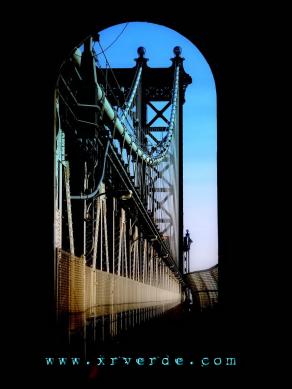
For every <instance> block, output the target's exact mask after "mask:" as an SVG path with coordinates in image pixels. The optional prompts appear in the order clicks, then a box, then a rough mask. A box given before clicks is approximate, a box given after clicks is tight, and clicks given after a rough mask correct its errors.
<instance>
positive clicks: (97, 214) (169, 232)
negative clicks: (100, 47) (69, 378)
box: [55, 38, 191, 315]
mask: <svg viewBox="0 0 292 389" xmlns="http://www.w3.org/2000/svg"><path fill="white" fill-rule="evenodd" d="M92 45H93V41H92V38H88V39H87V40H86V41H85V43H84V50H83V53H82V57H81V61H80V60H79V59H78V57H76V52H74V53H72V55H71V56H70V58H69V59H68V60H67V61H65V62H64V64H63V65H62V68H61V71H60V76H59V79H58V82H57V88H56V94H55V101H56V113H55V133H56V149H55V161H56V168H55V182H56V184H55V247H56V269H57V274H56V295H57V311H58V313H59V314H63V313H69V314H70V313H76V312H82V313H84V312H89V313H91V314H92V312H95V314H96V315H98V312H99V315H105V312H106V309H105V307H106V306H109V305H112V306H113V305H116V306H117V304H118V306H119V308H117V307H116V308H115V312H123V311H127V310H129V304H135V307H136V308H137V307H138V306H139V308H141V309H142V308H143V307H144V308H145V304H146V305H147V306H149V304H150V306H157V304H162V303H163V304H166V303H167V304H168V305H169V306H173V304H175V303H179V302H180V299H181V293H182V290H183V289H184V287H185V283H184V279H183V277H182V274H181V272H180V263H179V258H180V256H181V247H180V245H181V243H180V236H182V234H181V232H182V216H181V214H180V212H179V209H180V206H181V201H182V196H181V192H180V190H179V188H180V186H181V185H182V174H181V172H182V170H181V157H182V154H181V132H182V104H183V103H184V93H185V89H186V86H187V85H188V84H189V83H190V82H191V79H190V77H189V76H188V75H187V74H186V73H185V72H184V70H183V66H182V62H183V59H182V58H181V57H180V52H179V53H178V52H176V57H175V58H173V59H172V62H173V64H172V66H171V67H169V68H158V69H152V68H149V67H148V66H147V59H145V58H144V54H145V50H143V48H139V50H138V53H139V58H137V59H136V63H137V64H136V66H135V67H134V68H129V69H108V68H106V69H104V68H101V67H100V66H99V64H98V62H97V61H96V56H95V53H94V50H93V46H92ZM157 102H159V104H161V102H163V104H164V106H163V107H162V108H161V107H158V105H157ZM150 109H151V110H152V111H153V112H154V116H153V117H151V118H150V115H149V112H150ZM168 109H170V110H171V113H170V117H168V118H167V117H166V112H167V110H168ZM158 120H162V121H163V122H164V123H165V124H166V125H165V126H161V125H157V122H158ZM77 264H79V265H78V266H79V267H78V266H77ZM64 269H65V270H64ZM76 269H77V270H76ZM86 274H87V275H86ZM80 277H81V278H80ZM106 277H107V278H106ZM105 280H107V281H105ZM123 280H124V281H123ZM125 280H126V281H125ZM123 282H124V283H123ZM125 282H126V283H125ZM106 283H107V284H106ZM122 284H123V285H124V291H123V290H122V289H121V285H122ZM78 285H79V286H78ZM100 285H103V289H101V288H100ZM109 285H110V286H109ZM117 285H120V286H119V287H118V286H117ZM145 288H146V289H145ZM139 289H140V290H141V291H142V292H139ZM131 290H132V293H131ZM106 291H107V292H106ZM105 296H106V297H105ZM143 304H144V305H143ZM151 304H152V305H151Z"/></svg>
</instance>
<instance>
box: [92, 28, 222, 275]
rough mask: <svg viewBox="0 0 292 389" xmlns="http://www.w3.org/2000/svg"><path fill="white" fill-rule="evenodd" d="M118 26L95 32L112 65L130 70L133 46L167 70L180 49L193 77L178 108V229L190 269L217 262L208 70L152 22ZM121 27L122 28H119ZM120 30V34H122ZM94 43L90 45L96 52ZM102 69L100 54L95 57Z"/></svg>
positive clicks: (189, 47) (191, 49) (184, 43)
mask: <svg viewBox="0 0 292 389" xmlns="http://www.w3.org/2000/svg"><path fill="white" fill-rule="evenodd" d="M125 26H126V24H119V25H116V26H113V27H110V28H108V29H106V30H103V31H101V32H100V43H101V45H102V47H103V49H104V50H106V49H107V47H108V46H110V45H111V44H112V43H113V42H114V40H115V39H116V38H117V37H118V35H119V34H120V33H121V35H120V36H119V37H118V39H117V40H116V42H114V43H113V44H112V46H111V47H109V48H108V49H107V50H106V51H105V54H106V56H107V58H108V60H109V63H110V65H111V66H112V67H133V66H135V61H134V58H137V48H138V47H139V46H143V47H145V48H146V54H145V57H146V58H149V61H148V65H149V66H150V67H169V66H170V65H171V61H170V58H172V57H174V54H173V48H174V47H175V46H180V47H181V48H182V57H184V58H185V61H184V68H185V71H186V72H187V73H189V74H190V75H191V77H192V79H193V82H192V84H191V85H189V86H188V88H187V92H186V103H185V105H184V119H183V120H184V128H183V131H184V134H183V139H184V229H185V230H186V229H189V231H190V234H191V238H192V240H193V242H194V243H193V244H192V248H191V255H190V258H191V264H190V269H191V271H193V270H201V269H206V268H209V267H211V266H214V265H215V264H216V263H217V262H218V232H217V177H216V175H217V162H216V158H217V155H216V154H217V135H216V134H217V129H216V128H217V127H216V126H217V124H216V89H215V82H214V78H213V75H212V72H211V69H210V67H209V65H208V63H207V61H206V59H205V58H204V57H203V55H202V54H201V53H200V51H199V50H198V49H197V48H196V47H195V46H194V44H193V43H192V42H190V41H189V40H188V39H186V38H184V37H183V36H182V35H180V34H179V33H177V32H176V31H174V30H171V29H169V28H167V27H164V26H160V25H157V24H152V23H142V22H131V23H128V25H127V26H126V28H125ZM124 28H125V29H124ZM123 29H124V31H123V32H122V30H123ZM99 49H100V48H99V46H98V44H96V46H95V50H96V52H97V53H100V50H99ZM98 58H99V60H100V63H101V65H102V66H104V62H103V60H104V57H103V55H98Z"/></svg>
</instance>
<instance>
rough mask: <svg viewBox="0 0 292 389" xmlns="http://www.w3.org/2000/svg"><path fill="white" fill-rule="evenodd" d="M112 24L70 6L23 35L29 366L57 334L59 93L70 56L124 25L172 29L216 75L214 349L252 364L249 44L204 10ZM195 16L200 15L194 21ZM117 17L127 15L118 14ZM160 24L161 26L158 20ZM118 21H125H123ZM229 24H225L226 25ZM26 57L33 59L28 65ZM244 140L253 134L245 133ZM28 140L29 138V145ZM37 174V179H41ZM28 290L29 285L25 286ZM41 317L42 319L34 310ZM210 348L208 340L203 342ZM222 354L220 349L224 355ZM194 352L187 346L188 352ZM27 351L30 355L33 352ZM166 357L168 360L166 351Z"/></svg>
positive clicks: (233, 26) (46, 14)
mask: <svg viewBox="0 0 292 389" xmlns="http://www.w3.org/2000/svg"><path fill="white" fill-rule="evenodd" d="M121 8H122V9H123V10H124V12H122V13H118V11H117V9H116V10H115V11H116V12H115V13H114V12H111V13H110V14H109V13H108V12H107V11H106V12H105V10H104V6H103V9H101V8H98V6H97V5H96V6H93V5H91V6H90V7H89V8H88V9H87V10H86V11H84V9H85V7H82V8H81V7H77V6H73V5H71V6H70V8H67V9H66V10H65V11H64V10H63V11H61V10H59V9H57V8H52V7H50V8H48V7H44V9H43V10H42V12H41V13H42V16H39V17H36V18H35V19H34V20H33V23H32V25H31V26H30V27H32V28H31V29H30V30H29V31H28V30H27V32H28V33H27V35H26V40H25V43H26V44H24V46H23V48H24V50H23V53H22V54H23V57H24V61H25V63H23V64H22V66H20V69H21V76H22V78H24V81H25V87H24V88H25V92H26V98H27V100H28V101H26V102H25V103H28V104H25V107H26V108H25V113H24V114H25V115H26V118H27V119H28V120H27V128H26V129H25V130H24V131H25V132H24V133H20V137H19V139H20V144H19V146H20V151H19V154H18V155H20V161H21V164H20V166H18V168H20V184H19V185H20V187H21V188H22V203H24V204H26V205H25V207H24V209H23V218H22V219H23V221H24V223H23V229H22V230H23V233H22V236H21V242H20V245H22V248H23V250H24V251H25V252H27V253H29V254H28V257H29V263H28V265H27V264H26V265H25V272H24V273H23V274H25V275H24V276H23V277H24V278H25V284H26V290H27V291H28V293H29V294H28V300H29V304H28V305H29V308H28V309H27V307H24V308H23V309H24V315H25V316H24V317H30V320H28V323H27V325H28V329H26V326H25V331H26V333H27V334H28V336H27V340H28V342H29V344H36V347H34V350H35V351H36V352H34V353H33V359H32V365H33V366H34V365H36V366H37V365H38V358H39V356H40V355H41V353H42V352H43V350H44V349H46V348H47V347H48V345H50V344H52V341H53V339H52V335H53V333H54V331H53V328H54V305H53V294H52V292H53V267H52V262H51V260H52V258H53V244H52V243H53V212H52V211H51V210H52V199H53V193H52V190H51V188H53V169H52V167H53V136H52V135H53V134H52V130H51V129H52V117H53V115H52V112H53V104H52V103H53V90H54V85H55V80H56V78H57V74H58V70H59V67H60V65H61V63H62V60H63V58H64V55H66V53H69V52H70V51H71V49H72V47H74V46H75V45H77V44H78V43H79V42H80V40H81V39H83V38H84V37H85V36H87V35H89V34H90V33H91V32H92V31H95V30H96V29H99V30H101V29H103V28H106V27H108V26H110V25H114V24H117V23H123V22H127V21H148V22H153V23H158V24H162V25H166V26H167V27H170V28H173V29H175V30H177V31H178V32H179V33H181V34H182V35H184V36H185V37H186V38H188V39H190V40H191V41H192V42H193V43H194V44H195V45H196V46H197V47H198V49H199V50H200V51H201V52H202V54H203V55H204V56H205V58H206V60H207V61H208V63H209V65H210V67H211V69H212V72H213V74H214V78H215V82H216V89H217V109H218V113H217V120H218V202H219V277H220V282H219V288H220V301H221V303H220V310H219V313H218V317H217V320H216V323H214V328H216V331H217V332H218V339H219V338H220V341H218V344H217V345H215V348H218V349H220V347H223V349H224V350H231V351H232V350H234V351H237V352H238V351H240V352H241V363H242V366H244V365H247V364H248V356H249V354H250V352H251V350H250V349H249V347H250V343H249V342H247V343H245V341H244V339H245V338H246V335H248V334H250V333H247V322H248V319H247V316H246V314H247V309H250V308H247V307H248V305H249V303H250V295H249V296H248V292H247V288H246V285H245V284H244V281H245V280H246V276H247V273H246V270H245V269H246V267H247V266H248V265H247V263H249V264H250V262H251V257H252V255H251V256H250V257H249V254H250V253H251V252H250V249H251V250H252V247H251V248H250V245H248V244H247V242H248V235H249V232H248V231H249V229H248V226H249V222H252V219H251V218H249V216H250V215H251V209H250V205H251V204H250V202H249V189H248V188H249V187H250V182H249V176H248V172H250V168H251V166H250V164H252V161H251V159H249V158H247V154H248V153H249V151H250V136H249V135H250V131H251V128H250V127H249V126H248V124H249V123H248V121H249V105H248V95H249V92H250V91H248V90H247V89H248V88H247V85H250V84H249V76H250V73H249V72H248V59H247V58H248V56H247V53H246V52H245V48H246V46H247V42H248V43H250V41H247V39H248V35H247V33H246V30H244V29H243V24H242V23H241V21H240V20H239V19H237V18H233V19H229V18H227V19H222V18H221V17H220V15H218V14H217V15H214V14H213V16H211V15H210V14H209V12H207V11H205V12H203V13H202V12H201V11H199V10H198V9H197V10H196V9H195V11H192V14H191V16H190V15H189V16H188V17H186V15H187V13H188V12H189V11H190V10H189V9H187V8H186V7H181V8H180V11H178V10H177V9H176V10H172V11H171V10H170V8H169V9H168V11H167V12H166V11H165V10H164V11H159V12H153V10H150V9H147V10H146V11H145V10H144V11H136V12H131V11H129V9H128V10H125V8H124V7H123V6H121ZM196 11H197V12H196ZM120 12H121V11H120ZM154 14H156V16H153V15H154ZM121 15H122V16H121ZM226 20H227V22H226ZM25 54H27V55H25ZM247 132H248V133H247ZM28 134H29V135H28ZM36 172H37V173H36ZM27 284H28V285H27ZM36 307H37V309H36ZM201 336H205V337H206V342H207V343H208V334H207V333H206V334H202V335H201ZM223 344H224V346H223ZM191 346H192V345H190V348H191ZM28 347H29V346H28ZM162 351H163V350H162Z"/></svg>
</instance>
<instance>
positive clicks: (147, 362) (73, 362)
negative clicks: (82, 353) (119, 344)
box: [44, 355, 238, 368]
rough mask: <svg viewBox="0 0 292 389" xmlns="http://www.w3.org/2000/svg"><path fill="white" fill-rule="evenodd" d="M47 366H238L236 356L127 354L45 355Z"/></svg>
mask: <svg viewBox="0 0 292 389" xmlns="http://www.w3.org/2000/svg"><path fill="white" fill-rule="evenodd" d="M44 363H45V365H46V366H120V367H121V366H125V367H127V366H187V365H189V366H196V367H203V368H207V367H211V366H212V367H220V366H221V367H222V366H224V367H225V366H227V367H234V366H238V358H236V357H231V356H229V357H218V356H216V357H208V356H203V357H201V358H197V359H196V358H193V359H190V358H188V359H186V358H183V357H181V356H177V357H169V356H168V355H166V356H160V357H159V356H153V357H148V356H147V357H142V356H137V357H127V356H111V357H105V356H102V355H101V356H99V357H98V358H95V359H93V360H84V359H82V358H78V357H45V358H44Z"/></svg>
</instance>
